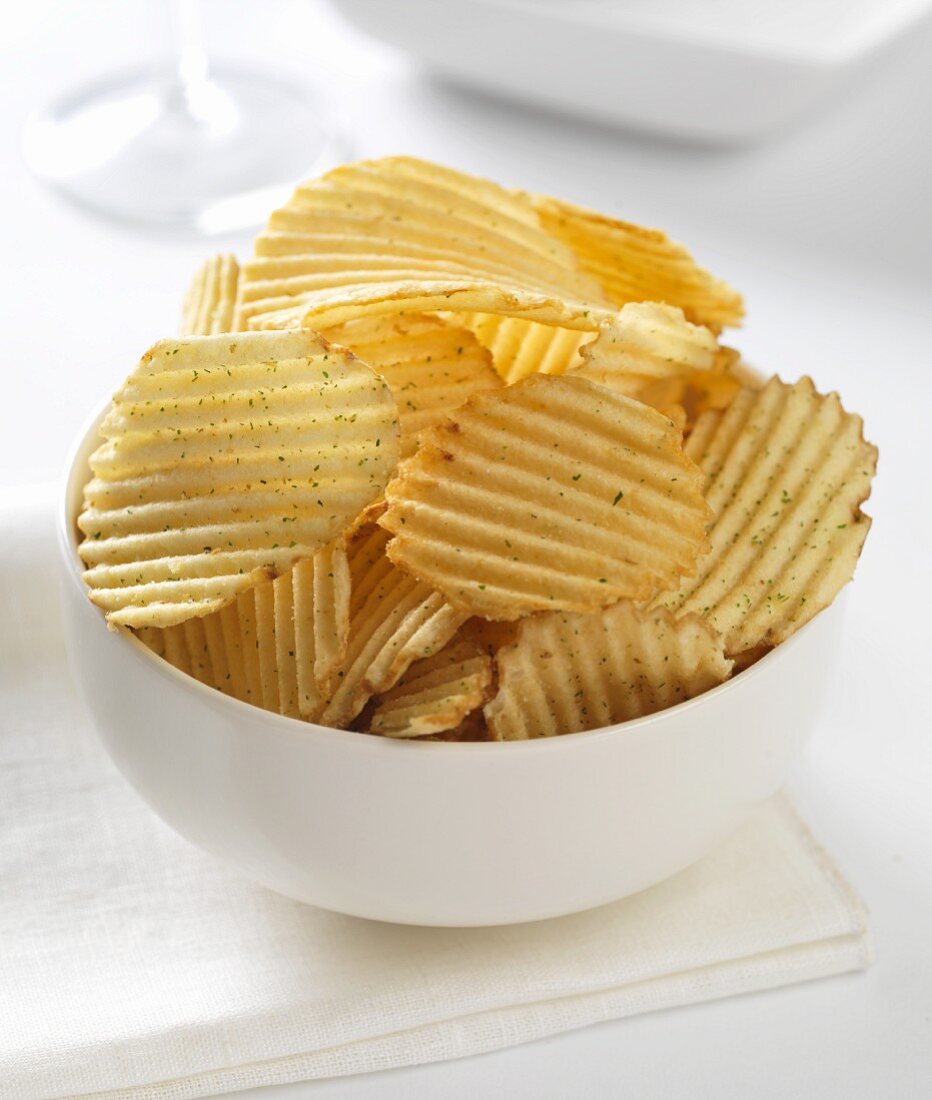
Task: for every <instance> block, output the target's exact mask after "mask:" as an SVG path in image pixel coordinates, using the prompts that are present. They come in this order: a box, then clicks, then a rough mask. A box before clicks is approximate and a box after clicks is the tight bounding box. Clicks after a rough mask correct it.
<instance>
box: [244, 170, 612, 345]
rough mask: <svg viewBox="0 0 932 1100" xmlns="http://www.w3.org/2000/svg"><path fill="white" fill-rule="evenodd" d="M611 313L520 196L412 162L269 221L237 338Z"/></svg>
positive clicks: (298, 196) (333, 189) (328, 180)
mask: <svg viewBox="0 0 932 1100" xmlns="http://www.w3.org/2000/svg"><path fill="white" fill-rule="evenodd" d="M608 304H609V303H608V301H607V299H605V298H604V297H603V295H602V291H601V289H600V287H599V285H598V283H597V282H596V280H594V279H592V278H591V277H589V276H587V275H585V274H584V273H583V272H582V271H581V268H580V265H579V262H578V260H577V258H576V256H575V254H574V253H573V251H572V250H571V249H570V248H568V247H567V246H566V245H565V244H562V243H561V242H560V241H558V240H556V239H554V238H553V237H551V236H550V235H548V234H547V233H545V232H543V231H542V230H541V227H540V221H539V218H538V215H537V214H536V213H535V211H534V210H533V209H532V208H531V206H530V205H529V204H528V203H527V201H526V200H524V199H523V198H521V197H519V196H515V195H512V194H511V193H509V192H508V191H506V190H505V189H504V188H501V187H499V186H497V185H496V184H493V183H490V182H487V181H485V180H481V179H477V178H475V177H473V176H468V175H466V174H465V173H462V172H457V171H454V170H453V169H449V168H441V167H440V166H438V165H433V164H430V163H428V162H426V161H421V160H416V159H414V158H411V157H386V158H384V159H383V160H374V161H364V162H361V163H359V164H350V165H346V166H344V167H342V168H337V169H335V170H334V171H332V172H329V173H328V174H327V175H325V176H323V177H322V178H321V179H318V180H313V181H311V182H309V183H305V184H302V185H301V186H300V187H299V188H298V189H297V191H295V193H294V195H293V196H292V198H291V200H290V201H289V202H288V203H287V204H286V205H285V206H284V207H283V208H282V209H280V210H277V211H275V213H273V215H272V217H271V219H270V221H269V226H268V230H267V232H265V233H263V234H261V235H260V237H259V239H258V241H257V243H256V256H255V258H254V259H252V260H250V261H248V262H247V263H246V264H245V265H244V267H243V271H242V276H241V279H240V289H239V301H238V306H237V314H236V325H237V327H238V328H289V327H294V326H297V325H301V324H306V325H311V326H313V327H314V328H317V329H325V328H329V327H331V326H333V325H337V324H342V323H343V322H345V321H349V320H352V319H354V318H358V317H361V316H364V315H367V314H371V313H397V312H399V311H401V312H405V313H410V312H414V311H434V310H460V311H473V310H479V311H484V312H490V313H506V314H513V315H516V316H528V317H531V318H533V319H536V320H540V321H546V322H552V323H555V324H563V325H565V326H566V327H568V328H580V329H591V328H594V327H596V325H597V324H598V320H599V319H600V317H601V315H602V314H604V312H605V307H607V306H608Z"/></svg>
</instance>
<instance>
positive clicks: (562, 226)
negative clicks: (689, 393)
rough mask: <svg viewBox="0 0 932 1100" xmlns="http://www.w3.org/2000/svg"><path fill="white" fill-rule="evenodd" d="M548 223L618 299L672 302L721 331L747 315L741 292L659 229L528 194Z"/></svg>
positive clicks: (547, 227) (546, 226)
mask: <svg viewBox="0 0 932 1100" xmlns="http://www.w3.org/2000/svg"><path fill="white" fill-rule="evenodd" d="M529 199H530V201H531V202H532V203H533V206H534V209H535V210H536V211H537V213H538V214H539V215H540V218H541V224H542V225H543V227H544V229H545V230H546V231H547V232H548V233H551V234H553V236H554V237H556V238H557V239H558V240H560V241H562V242H563V243H564V244H567V245H569V247H570V248H572V249H573V251H574V252H575V253H576V255H577V256H578V257H579V259H580V262H581V264H582V267H583V270H585V271H586V272H587V273H588V274H590V275H592V276H593V277H594V278H595V279H597V280H598V282H599V284H600V286H601V287H602V289H603V290H604V292H605V293H606V294H607V295H608V297H609V299H610V300H611V301H612V302H614V303H615V304H616V305H619V306H623V305H625V304H626V303H627V302H667V303H669V304H670V305H672V306H679V308H680V309H682V310H683V312H684V313H685V314H686V316H687V317H688V318H689V320H690V321H694V322H695V323H696V324H700V325H705V326H706V327H707V328H710V329H712V330H713V331H714V332H718V331H720V330H721V329H722V327H724V326H726V325H736V324H739V323H740V321H741V319H742V317H743V316H744V305H743V303H742V300H741V295H740V294H739V293H738V292H737V291H736V290H734V289H733V288H732V287H730V286H729V285H728V284H727V283H726V282H724V281H723V280H722V279H718V278H716V277H715V276H714V275H712V274H710V273H709V272H708V271H706V270H705V269H704V268H702V267H699V265H698V264H697V263H696V261H695V260H694V259H693V258H692V256H691V255H690V254H689V252H688V251H687V250H686V249H685V248H684V247H683V246H682V245H681V244H677V243H676V242H675V241H671V240H670V238H669V237H668V236H667V235H666V233H662V232H661V231H660V230H659V229H645V228H643V227H642V226H639V225H632V224H631V223H630V222H623V221H619V220H618V219H616V218H610V217H607V216H606V215H604V214H599V213H597V212H596V211H594V210H587V209H585V208H584V207H582V206H575V205H574V204H573V203H570V202H564V201H563V200H562V199H554V198H551V197H550V196H549V195H532V196H529Z"/></svg>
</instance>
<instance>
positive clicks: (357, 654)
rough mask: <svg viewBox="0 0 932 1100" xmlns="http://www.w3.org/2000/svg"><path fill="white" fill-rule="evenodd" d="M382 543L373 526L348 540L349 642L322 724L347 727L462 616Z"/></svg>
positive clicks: (436, 646) (439, 643)
mask: <svg viewBox="0 0 932 1100" xmlns="http://www.w3.org/2000/svg"><path fill="white" fill-rule="evenodd" d="M387 541H388V535H387V533H386V532H385V531H383V530H382V529H381V528H380V527H378V526H377V525H375V524H374V523H367V524H365V525H364V526H362V527H361V528H360V529H359V530H357V531H356V532H355V533H354V535H353V537H352V539H351V541H350V544H349V548H348V554H349V567H350V575H351V577H352V595H351V601H350V625H349V644H348V646H347V651H346V656H345V658H344V660H343V662H342V664H341V666H340V670H339V672H338V685H337V688H336V690H335V691H334V693H333V695H332V697H331V698H330V700H329V701H328V702H327V705H326V707H325V708H324V709H323V711H322V712H321V714H320V715H319V716H318V720H319V721H320V723H321V724H322V725H325V726H338V727H345V726H348V725H349V723H350V722H352V721H353V719H354V718H356V717H357V716H358V715H359V713H360V712H361V711H362V709H363V707H364V706H365V705H366V703H368V701H369V699H370V698H371V697H372V696H373V695H377V694H380V693H383V692H386V691H388V690H389V688H392V687H394V685H395V684H396V683H397V682H398V680H399V679H400V678H401V676H402V675H403V674H404V673H405V672H406V671H407V670H408V668H410V666H411V665H412V664H413V663H414V662H415V661H417V660H420V659H421V658H424V657H429V656H431V655H432V654H434V653H437V652H438V651H439V650H440V649H442V648H443V647H444V646H445V645H446V644H447V642H449V641H450V639H451V638H452V637H453V635H454V634H455V633H456V631H457V630H458V629H459V627H460V626H462V624H463V623H464V622H465V621H466V619H467V617H468V616H467V615H466V614H465V613H463V612H461V611H458V610H457V609H456V608H454V607H452V606H451V605H450V604H449V603H448V602H447V600H445V599H444V598H443V596H442V595H440V593H438V592H434V591H433V590H432V589H430V588H429V587H428V586H427V585H426V584H422V583H421V582H420V581H417V580H415V579H414V577H410V576H408V575H407V574H406V573H403V572H402V571H401V570H400V569H398V568H396V567H395V566H394V565H393V564H392V563H391V562H390V561H389V560H388V558H387V556H386V554H385V546H386V543H387Z"/></svg>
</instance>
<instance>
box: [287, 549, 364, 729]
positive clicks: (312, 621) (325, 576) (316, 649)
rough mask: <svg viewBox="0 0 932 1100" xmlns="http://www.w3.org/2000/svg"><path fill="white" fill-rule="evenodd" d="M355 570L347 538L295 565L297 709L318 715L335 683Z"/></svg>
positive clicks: (343, 652) (346, 631)
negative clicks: (347, 550)
mask: <svg viewBox="0 0 932 1100" xmlns="http://www.w3.org/2000/svg"><path fill="white" fill-rule="evenodd" d="M350 584H351V581H350V572H349V562H348V559H347V555H346V549H345V547H344V546H343V543H342V539H340V540H336V541H335V542H332V543H330V544H329V545H328V546H326V547H324V549H322V550H318V551H317V553H316V554H315V555H314V556H313V558H308V559H307V560H305V561H301V562H298V563H297V564H296V565H295V567H294V569H293V592H294V632H295V662H296V669H295V671H296V675H297V682H298V709H299V710H300V712H301V715H302V716H303V717H305V718H310V719H313V718H315V717H316V716H317V714H318V713H319V711H320V709H321V708H322V707H323V705H324V702H325V701H326V700H327V699H328V698H329V696H330V694H331V693H332V692H333V690H334V688H335V687H336V678H337V674H338V672H339V669H340V666H341V664H342V662H343V659H344V657H345V656H346V648H347V644H348V641H349V612H350Z"/></svg>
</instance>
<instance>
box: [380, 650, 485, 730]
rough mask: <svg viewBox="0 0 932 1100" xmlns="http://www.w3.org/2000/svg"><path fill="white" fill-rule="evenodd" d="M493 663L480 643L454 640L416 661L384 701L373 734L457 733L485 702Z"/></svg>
mask: <svg viewBox="0 0 932 1100" xmlns="http://www.w3.org/2000/svg"><path fill="white" fill-rule="evenodd" d="M491 684H492V658H491V657H490V656H489V655H488V654H487V653H486V652H485V651H484V650H483V649H482V648H481V647H480V646H478V645H477V644H476V643H475V642H470V641H468V640H465V639H464V640H459V639H458V638H454V640H453V641H452V642H451V643H450V644H449V645H447V646H445V647H444V648H443V649H441V650H440V652H439V653H435V654H434V655H433V656H432V657H425V658H424V659H423V660H420V661H417V662H415V663H414V664H413V665H411V667H410V668H409V669H408V671H407V672H406V673H405V674H404V676H402V677H401V679H400V680H399V681H398V683H397V684H396V685H395V687H393V688H392V689H391V690H390V691H388V692H386V693H385V694H384V695H382V696H380V697H379V698H378V700H377V705H376V707H375V710H374V711H373V713H372V716H371V718H370V721H369V732H370V733H380V734H383V735H384V736H386V737H425V736H427V735H429V734H435V733H445V732H447V731H448V730H455V729H457V728H458V727H459V726H460V725H461V724H462V723H463V721H464V720H465V719H466V717H467V716H468V715H470V714H471V713H472V712H473V711H474V710H477V709H478V708H479V707H481V706H482V704H483V703H484V702H485V701H486V697H487V694H488V691H489V688H490V687H491Z"/></svg>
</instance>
